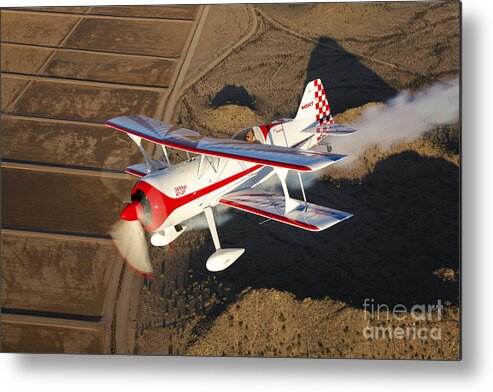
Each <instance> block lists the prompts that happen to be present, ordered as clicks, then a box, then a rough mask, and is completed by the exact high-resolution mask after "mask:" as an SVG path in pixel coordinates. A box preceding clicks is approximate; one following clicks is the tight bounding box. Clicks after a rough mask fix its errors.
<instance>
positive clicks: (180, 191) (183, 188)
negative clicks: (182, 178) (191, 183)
mask: <svg viewBox="0 0 493 392" xmlns="http://www.w3.org/2000/svg"><path fill="white" fill-rule="evenodd" d="M186 190H187V186H186V185H179V186H175V194H176V197H178V196H183V195H184V194H185V191H186Z"/></svg>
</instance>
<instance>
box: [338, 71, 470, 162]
mask: <svg viewBox="0 0 493 392" xmlns="http://www.w3.org/2000/svg"><path fill="white" fill-rule="evenodd" d="M459 96H460V92H459V79H455V80H453V81H452V82H450V83H447V84H445V83H437V84H434V85H433V86H431V87H429V88H427V89H426V90H424V91H421V92H418V93H416V94H415V95H411V94H410V93H408V92H402V93H400V94H398V95H397V96H396V97H395V98H393V99H391V100H390V101H389V102H387V105H386V106H385V107H380V106H378V107H370V108H368V109H367V110H365V111H364V112H363V114H362V115H361V117H360V118H359V119H358V120H357V121H356V123H354V124H352V125H351V127H353V128H356V129H357V130H358V132H356V133H354V134H352V135H350V136H346V137H334V138H332V140H331V144H332V146H333V148H334V152H337V153H342V154H347V155H348V157H347V158H345V159H344V161H343V162H344V163H351V162H352V161H354V160H355V159H356V158H358V157H359V156H360V154H361V153H363V152H364V151H365V149H366V148H367V147H368V146H370V145H373V144H376V145H378V146H379V147H380V148H382V149H388V148H390V147H391V146H392V144H395V143H396V142H402V141H412V140H414V139H417V138H418V137H420V136H422V135H423V134H424V133H425V132H426V131H429V130H431V129H433V128H434V127H436V126H438V125H444V124H449V123H452V122H455V121H457V120H458V118H459Z"/></svg>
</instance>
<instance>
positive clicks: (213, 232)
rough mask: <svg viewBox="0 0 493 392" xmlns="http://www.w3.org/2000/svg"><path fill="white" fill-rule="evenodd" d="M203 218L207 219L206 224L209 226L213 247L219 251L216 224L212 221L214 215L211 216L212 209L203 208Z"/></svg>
mask: <svg viewBox="0 0 493 392" xmlns="http://www.w3.org/2000/svg"><path fill="white" fill-rule="evenodd" d="M204 213H205V217H206V219H207V224H208V225H209V230H210V232H211V235H212V240H213V241H214V246H215V247H216V250H219V249H221V243H220V242H219V236H218V235H217V229H216V222H215V221H214V215H213V214H212V208H211V207H206V208H204Z"/></svg>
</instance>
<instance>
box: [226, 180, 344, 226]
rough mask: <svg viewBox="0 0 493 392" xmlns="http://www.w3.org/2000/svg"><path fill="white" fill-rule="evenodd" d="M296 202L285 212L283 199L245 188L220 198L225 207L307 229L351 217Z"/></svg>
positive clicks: (331, 224) (333, 223)
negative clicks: (294, 205)
mask: <svg viewBox="0 0 493 392" xmlns="http://www.w3.org/2000/svg"><path fill="white" fill-rule="evenodd" d="M293 200H294V199H293ZM295 201H296V202H298V203H299V205H298V207H296V208H295V209H294V210H292V211H290V212H288V213H287V214H284V211H285V198H284V196H281V195H276V194H265V193H255V192H252V191H251V190H247V191H239V192H234V193H230V194H228V195H226V196H225V197H223V198H222V199H221V200H219V202H220V203H222V204H225V205H227V206H230V207H233V208H237V209H239V210H242V211H246V212H250V213H252V214H256V215H260V216H263V217H265V218H270V219H274V220H276V221H279V222H282V223H286V224H288V225H292V226H296V227H300V228H302V229H305V230H310V231H321V230H325V229H327V228H329V227H331V226H333V225H335V224H337V223H339V222H342V221H343V220H346V219H348V218H350V217H352V216H353V215H352V214H349V213H347V212H343V211H339V210H334V209H332V208H327V207H323V206H319V205H317V204H313V203H305V202H304V201H300V200H295Z"/></svg>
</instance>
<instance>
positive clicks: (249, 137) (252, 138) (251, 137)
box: [245, 129, 260, 143]
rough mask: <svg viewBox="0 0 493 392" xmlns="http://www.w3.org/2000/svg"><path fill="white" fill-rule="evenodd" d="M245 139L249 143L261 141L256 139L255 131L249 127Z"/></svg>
mask: <svg viewBox="0 0 493 392" xmlns="http://www.w3.org/2000/svg"><path fill="white" fill-rule="evenodd" d="M245 141H246V142H247V143H260V142H259V141H258V140H256V139H255V133H254V132H253V129H249V130H248V131H247V133H246V134H245Z"/></svg>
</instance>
